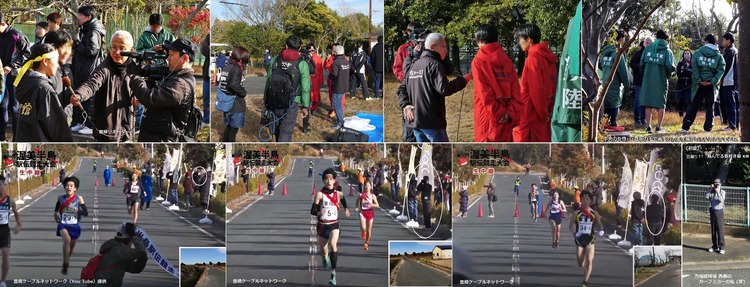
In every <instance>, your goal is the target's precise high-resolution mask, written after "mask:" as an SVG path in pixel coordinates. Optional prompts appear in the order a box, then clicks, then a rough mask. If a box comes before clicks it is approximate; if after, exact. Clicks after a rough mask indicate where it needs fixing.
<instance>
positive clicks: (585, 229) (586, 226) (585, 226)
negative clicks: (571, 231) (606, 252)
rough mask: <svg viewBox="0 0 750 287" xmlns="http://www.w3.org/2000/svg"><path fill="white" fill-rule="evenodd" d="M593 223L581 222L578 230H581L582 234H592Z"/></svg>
mask: <svg viewBox="0 0 750 287" xmlns="http://www.w3.org/2000/svg"><path fill="white" fill-rule="evenodd" d="M593 225H594V223H593V222H579V223H578V231H580V232H581V234H591V228H592V227H593Z"/></svg>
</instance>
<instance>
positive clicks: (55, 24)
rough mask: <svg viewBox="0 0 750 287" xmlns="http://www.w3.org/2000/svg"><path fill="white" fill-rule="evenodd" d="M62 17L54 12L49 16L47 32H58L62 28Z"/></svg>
mask: <svg viewBox="0 0 750 287" xmlns="http://www.w3.org/2000/svg"><path fill="white" fill-rule="evenodd" d="M62 23H63V20H62V15H60V13H57V12H54V13H50V14H49V15H47V32H52V31H57V30H60V28H62Z"/></svg>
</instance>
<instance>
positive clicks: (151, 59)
mask: <svg viewBox="0 0 750 287" xmlns="http://www.w3.org/2000/svg"><path fill="white" fill-rule="evenodd" d="M120 55H122V56H123V57H130V58H133V60H135V62H136V63H137V65H139V66H140V67H141V70H142V72H141V73H140V74H141V75H143V76H145V77H147V78H148V79H149V80H152V81H155V82H161V81H162V80H164V78H166V77H167V75H169V67H168V66H167V64H166V63H165V62H163V61H162V63H158V64H157V63H156V60H165V59H167V55H164V54H162V53H159V52H156V51H144V52H140V53H138V52H120Z"/></svg>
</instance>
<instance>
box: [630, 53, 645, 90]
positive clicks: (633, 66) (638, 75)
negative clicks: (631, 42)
mask: <svg viewBox="0 0 750 287" xmlns="http://www.w3.org/2000/svg"><path fill="white" fill-rule="evenodd" d="M643 50H644V49H643V48H641V49H639V50H638V51H635V52H634V53H633V57H631V58H630V70H632V71H633V86H638V87H640V86H641V84H642V83H643V72H642V71H641V69H640V64H641V55H643Z"/></svg>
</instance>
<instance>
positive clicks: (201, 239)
mask: <svg viewBox="0 0 750 287" xmlns="http://www.w3.org/2000/svg"><path fill="white" fill-rule="evenodd" d="M100 162H101V160H100ZM99 166H100V167H101V166H102V165H101V164H100V165H99ZM91 170H92V159H90V158H83V159H82V160H81V167H80V169H79V171H78V172H76V173H75V174H73V176H76V177H78V178H79V179H80V181H81V186H80V188H79V189H78V195H80V196H82V197H83V198H84V200H85V202H86V207H87V208H88V211H89V216H88V217H83V218H82V219H81V229H82V231H81V237H80V238H79V240H78V242H77V245H76V247H75V250H74V253H73V256H72V257H71V259H70V268H69V270H68V275H62V274H61V272H60V271H61V269H62V239H61V238H60V237H57V236H56V235H55V231H56V226H57V223H55V221H54V217H53V210H54V207H55V201H56V200H57V197H58V196H59V195H62V194H64V191H63V189H62V186H61V185H57V186H56V187H55V188H54V189H52V190H51V191H50V192H47V193H44V194H42V195H40V197H38V198H34V199H32V200H31V201H28V202H27V203H26V204H25V205H21V206H18V207H19V208H21V211H20V216H21V224H22V225H23V228H22V230H21V233H19V234H18V235H12V244H11V246H12V249H11V253H12V257H11V269H10V272H9V274H8V279H9V280H8V281H6V282H7V283H8V285H9V286H42V285H44V284H42V285H40V284H31V282H27V283H26V284H20V285H19V284H15V285H13V284H12V283H13V279H26V280H31V279H37V280H38V279H46V280H50V279H58V280H63V279H67V280H70V279H78V278H80V274H81V268H82V267H83V266H85V265H86V263H87V262H88V261H89V259H90V258H91V257H93V256H94V255H95V254H98V252H99V247H100V246H101V244H102V243H103V242H104V241H106V240H109V239H111V238H114V236H115V232H116V230H117V228H119V226H120V224H122V222H125V221H128V222H132V216H131V215H128V213H127V209H126V206H125V197H124V195H123V194H122V184H123V183H124V181H123V180H122V177H119V176H120V175H119V174H117V173H115V172H113V175H112V176H113V177H115V176H118V177H117V184H118V186H115V187H106V186H104V179H103V178H102V176H101V174H102V172H103V171H104V169H103V168H99V169H98V173H97V174H94V173H92V172H91ZM69 176H70V175H69ZM96 176H98V177H99V186H98V187H95V186H94V182H95V178H96ZM11 221H14V219H11ZM13 225H14V224H11V226H13ZM138 225H139V226H140V227H141V228H143V229H144V230H145V231H146V232H147V233H148V235H149V236H150V237H151V239H152V240H153V242H154V243H155V245H156V246H157V247H158V248H159V250H160V251H161V253H162V255H163V256H164V257H166V258H167V259H168V260H169V262H170V263H171V264H172V265H174V266H175V267H176V268H179V247H180V246H224V244H221V243H219V242H218V241H217V240H216V239H214V238H212V237H211V236H208V235H206V234H204V233H202V232H201V231H198V230H197V229H196V227H195V226H191V225H190V224H188V223H187V222H185V221H184V220H182V219H180V218H179V217H178V216H176V215H175V214H173V213H172V212H170V211H168V210H167V209H166V208H164V207H161V206H160V205H159V204H158V203H156V202H153V203H152V205H151V209H150V210H148V211H146V210H143V211H141V212H140V213H139V220H138ZM62 282H63V281H58V283H62ZM68 282H70V281H68ZM49 283H51V282H47V284H49ZM178 285H179V281H178V279H177V277H173V276H171V275H170V274H169V273H167V272H166V271H164V270H163V269H162V268H161V267H160V266H159V265H158V264H157V263H156V261H154V260H153V259H152V258H150V257H149V259H148V263H147V264H146V268H145V269H144V270H143V272H141V273H140V274H126V275H125V279H124V285H123V286H134V287H135V286H147V287H150V286H153V287H164V286H178ZM55 286H58V285H55ZM59 286H81V285H73V284H60V285H59Z"/></svg>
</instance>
